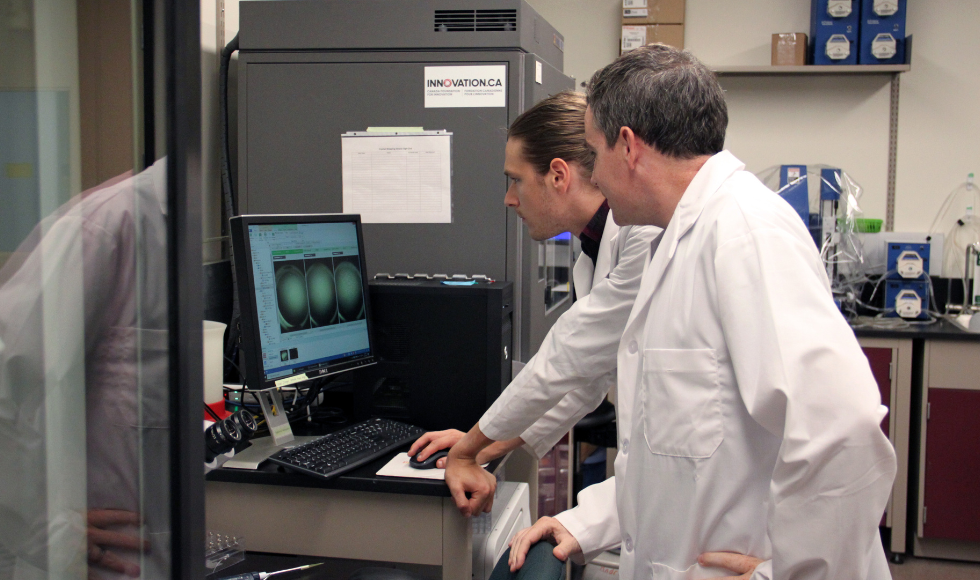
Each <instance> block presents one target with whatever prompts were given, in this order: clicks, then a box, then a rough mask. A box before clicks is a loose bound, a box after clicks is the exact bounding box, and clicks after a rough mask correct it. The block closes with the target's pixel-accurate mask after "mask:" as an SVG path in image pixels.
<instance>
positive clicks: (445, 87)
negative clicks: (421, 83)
mask: <svg viewBox="0 0 980 580" xmlns="http://www.w3.org/2000/svg"><path fill="white" fill-rule="evenodd" d="M506 106H507V65H489V66H427V67H425V108H427V109H437V108H449V107H506Z"/></svg>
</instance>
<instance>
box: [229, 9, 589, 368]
mask: <svg viewBox="0 0 980 580" xmlns="http://www.w3.org/2000/svg"><path fill="white" fill-rule="evenodd" d="M240 10H241V13H240V32H239V39H240V41H239V42H240V58H239V62H238V172H239V173H238V180H237V184H238V185H237V188H238V191H239V207H240V211H241V212H242V213H339V212H343V211H344V205H343V194H342V192H343V177H342V175H343V166H342V165H343V163H342V142H341V135H342V134H345V133H348V132H353V131H361V132H363V131H365V130H366V129H368V128H369V127H373V128H378V127H382V128H392V127H402V128H404V127H416V128H417V127H421V128H423V129H424V130H426V131H430V130H432V131H448V132H450V133H452V142H451V164H452V173H451V196H452V202H451V208H452V209H451V212H452V217H451V222H450V223H367V222H366V221H365V223H364V226H363V231H364V240H365V244H366V255H367V261H368V268H369V271H368V274H369V276H373V275H374V274H376V273H379V272H386V273H390V274H396V273H407V274H414V273H416V272H424V273H428V274H439V273H442V274H448V275H453V274H469V275H472V274H482V275H485V276H488V277H490V278H492V279H495V280H506V281H510V282H513V285H514V294H515V296H516V297H517V298H519V299H518V300H515V301H514V304H513V306H514V327H513V346H514V348H513V349H512V350H513V351H514V352H513V358H514V359H515V360H518V361H527V360H528V359H529V358H530V357H531V356H532V355H533V354H534V353H535V352H536V351H537V348H538V346H539V345H540V344H541V342H542V341H543V339H544V336H545V335H546V334H547V332H548V330H549V329H550V328H551V326H552V324H553V323H554V321H555V320H557V318H558V316H559V315H561V314H562V313H563V312H564V311H565V310H567V309H568V307H569V306H570V304H571V298H570V293H568V294H567V296H568V297H567V298H564V299H562V300H559V301H558V302H557V303H555V304H551V303H549V301H548V300H546V295H547V296H553V294H552V293H551V289H552V287H553V286H554V285H555V283H552V282H549V278H556V277H553V276H549V275H548V274H547V272H554V271H556V270H557V271H562V269H564V270H565V273H566V274H567V273H568V270H570V267H571V257H570V253H569V252H565V253H562V254H561V257H562V263H560V264H557V265H556V267H554V268H549V267H546V265H545V263H544V261H545V260H546V259H548V258H549V256H554V255H555V253H554V252H550V253H549V252H547V251H543V250H542V249H541V248H540V247H539V245H538V243H536V242H534V241H533V240H531V238H530V237H529V235H528V232H527V229H526V228H525V227H524V226H523V225H522V224H521V221H520V220H519V219H518V218H517V216H516V215H514V213H513V212H511V211H508V210H507V208H506V207H505V206H504V202H503V199H504V194H505V193H506V190H507V186H508V183H507V179H506V177H505V176H504V174H503V164H504V146H505V144H506V139H507V127H508V126H509V125H510V123H511V122H512V121H513V120H514V119H515V118H517V116H518V115H519V114H520V113H521V112H523V111H525V110H526V109H527V108H529V107H530V106H531V105H532V104H534V103H536V102H538V101H539V100H541V99H543V98H545V97H547V96H549V95H552V94H555V93H557V92H559V91H561V90H564V89H571V88H574V79H572V78H570V77H567V76H565V75H564V74H563V73H562V67H563V66H564V57H563V50H564V39H563V37H562V36H561V34H559V33H558V31H556V30H555V29H554V28H553V27H552V26H551V25H549V24H548V23H547V22H546V21H545V20H544V19H543V18H542V17H541V16H540V15H538V13H537V12H535V10H534V9H533V8H531V7H530V6H529V5H528V4H527V2H525V1H523V0H492V1H491V0H388V1H386V2H381V3H378V2H368V1H366V0H305V1H296V0H287V1H278V0H254V1H251V2H242V4H241V5H240ZM433 67H464V68H465V69H466V70H471V69H473V68H479V67H498V70H500V69H499V67H503V68H502V70H503V71H504V73H503V76H502V77H501V79H500V80H501V82H502V84H503V91H504V95H503V98H502V99H500V101H499V102H495V103H494V104H493V105H492V106H485V103H484V104H480V103H478V102H477V101H473V102H460V103H456V104H452V103H450V105H451V106H445V105H446V103H441V104H440V105H439V106H432V103H428V102H427V101H426V89H427V86H428V85H427V82H428V81H432V79H431V78H430V79H428V81H427V80H426V73H427V72H431V70H429V71H427V69H432V68H433ZM430 76H431V75H430ZM467 78H468V77H467ZM463 80H464V81H465V80H467V79H463ZM446 82H451V79H448V78H447V79H446ZM452 82H454V81H452ZM427 105H429V106H427ZM380 187H383V185H382V186H380Z"/></svg>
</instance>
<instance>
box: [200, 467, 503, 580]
mask: <svg viewBox="0 0 980 580" xmlns="http://www.w3.org/2000/svg"><path fill="white" fill-rule="evenodd" d="M398 451H399V452H400V451H402V449H399V450H398ZM395 455H396V452H392V453H390V454H387V455H385V456H384V457H382V458H379V459H377V460H375V461H373V462H371V463H368V464H366V465H364V466H362V467H360V468H357V469H354V470H352V471H350V472H348V473H346V474H343V475H340V476H338V477H336V478H334V479H332V480H328V481H323V480H319V479H316V478H313V477H308V476H306V475H302V474H297V473H286V472H283V471H281V470H280V469H279V468H278V466H275V465H273V464H270V463H268V462H266V463H264V464H262V465H261V466H260V468H259V469H257V470H241V469H216V470H214V471H212V472H211V473H209V474H208V475H207V481H206V484H205V486H206V502H207V503H206V513H207V528H208V530H212V531H216V532H220V533H222V534H230V535H235V536H244V537H245V546H246V549H247V550H249V551H250V552H266V553H271V554H292V555H300V556H312V557H318V558H339V559H345V560H365V561H370V562H399V563H405V564H415V565H426V566H440V567H441V568H442V578H443V579H444V580H471V575H472V565H473V563H472V558H471V554H472V537H473V528H472V523H471V521H470V520H468V519H467V518H464V517H463V516H462V515H460V513H459V511H458V510H457V509H456V504H455V503H454V502H453V500H452V497H451V496H450V494H449V488H448V487H446V484H445V482H444V481H441V480H424V479H408V478H396V477H378V476H376V475H375V473H376V472H377V471H378V470H379V469H381V467H383V466H384V465H385V464H386V463H388V461H390V460H391V458H392V457H394V456H395ZM505 460H506V458H502V459H498V460H496V461H494V462H492V463H491V464H490V465H489V466H488V469H489V470H491V472H494V471H495V470H497V469H498V468H499V467H500V466H501V465H502V464H503V463H504V461H505Z"/></svg>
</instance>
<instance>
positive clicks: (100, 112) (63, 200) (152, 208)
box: [0, 0, 171, 580]
mask: <svg viewBox="0 0 980 580" xmlns="http://www.w3.org/2000/svg"><path fill="white" fill-rule="evenodd" d="M148 5H149V4H148ZM134 6H135V7H137V8H135V9H134V8H133V7H134ZM140 6H141V4H140V3H135V4H130V3H129V2H123V3H108V4H107V3H77V4H76V3H75V2H66V1H64V0H50V1H48V2H44V3H42V2H40V0H0V578H79V579H84V578H103V579H106V580H109V579H113V578H128V577H144V578H169V577H170V576H171V569H170V567H171V564H170V561H171V556H170V498H169V489H170V465H171V461H170V457H169V455H168V454H169V441H170V410H169V407H168V401H169V398H170V395H169V372H168V364H169V352H168V343H169V334H168V312H167V292H168V290H167V277H166V273H167V269H166V260H167V247H166V240H167V220H166V161H165V159H159V160H157V161H156V163H151V164H150V166H149V167H146V166H145V163H144V162H142V161H141V160H142V159H144V155H145V154H147V153H149V154H150V157H149V158H150V159H151V160H152V159H153V156H152V151H153V146H150V147H149V148H147V147H145V146H144V145H143V142H144V135H143V134H142V133H141V131H140V130H138V129H137V128H136V127H137V125H138V123H137V122H136V121H135V120H136V119H142V118H144V109H145V106H144V96H143V95H142V94H140V91H139V90H137V89H136V88H134V87H144V86H146V87H147V88H148V89H150V91H151V92H153V91H154V90H155V89H153V85H152V83H150V84H148V85H144V83H143V81H142V74H143V72H142V71H143V59H142V53H141V51H140V50H139V49H138V48H134V47H139V46H140V39H141V38H143V34H142V31H141V30H140V27H141V26H142V24H141V17H140V14H139V7H140ZM134 10H136V12H135V13H134ZM156 37H157V38H159V39H161V42H162V40H163V39H165V38H166V37H165V35H162V34H157V35H156ZM152 49H153V47H148V50H152ZM152 116H153V115H152V112H151V113H150V117H152ZM152 122H153V123H158V124H162V123H163V122H164V119H160V118H159V115H157V117H156V118H155V119H153V121H152ZM146 127H149V125H147V126H146ZM144 128H145V127H144ZM163 134H164V133H163V132H162V131H161V132H157V134H156V137H157V142H156V146H157V147H158V148H157V151H162V150H163V147H160V145H163V146H165V143H164V142H163V141H162V140H161V135H163Z"/></svg>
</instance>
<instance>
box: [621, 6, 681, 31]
mask: <svg viewBox="0 0 980 580" xmlns="http://www.w3.org/2000/svg"><path fill="white" fill-rule="evenodd" d="M641 4H642V5H641ZM641 24H684V0H623V25H624V26H639V25H641Z"/></svg>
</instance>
